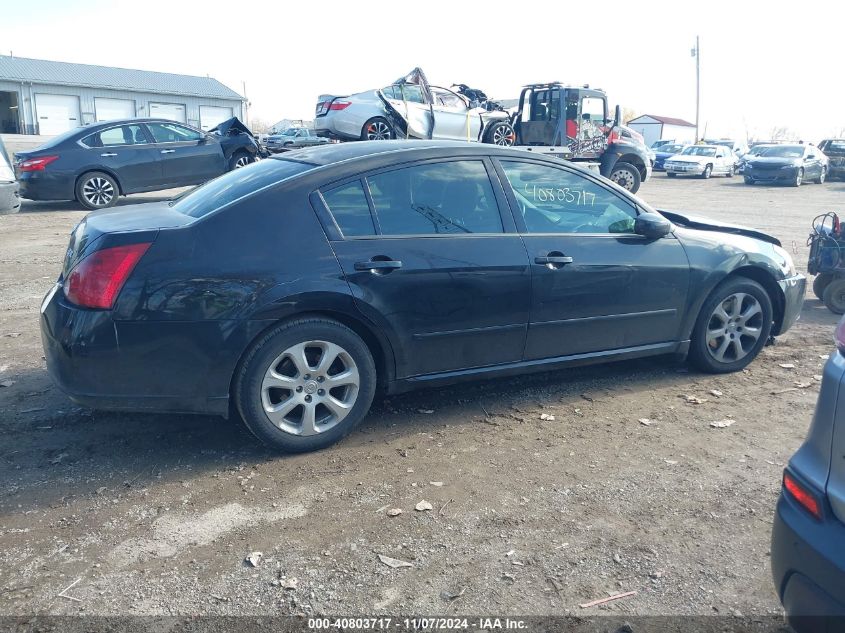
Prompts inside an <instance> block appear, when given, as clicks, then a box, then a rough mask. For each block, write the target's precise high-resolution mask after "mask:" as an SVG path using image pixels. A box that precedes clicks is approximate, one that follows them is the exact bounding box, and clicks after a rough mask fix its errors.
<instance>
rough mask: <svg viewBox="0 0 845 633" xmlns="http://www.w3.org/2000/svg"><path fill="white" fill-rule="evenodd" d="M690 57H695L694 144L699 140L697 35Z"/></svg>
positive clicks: (698, 52) (699, 65) (699, 98)
mask: <svg viewBox="0 0 845 633" xmlns="http://www.w3.org/2000/svg"><path fill="white" fill-rule="evenodd" d="M690 55H691V56H692V57H695V142H696V143H698V141H700V140H701V137H700V136H699V135H698V121H699V119H698V116H699V107H700V105H701V47H700V46H699V45H698V35H696V36H695V48H693V49H692V50H691V51H690Z"/></svg>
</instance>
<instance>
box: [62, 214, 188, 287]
mask: <svg viewBox="0 0 845 633" xmlns="http://www.w3.org/2000/svg"><path fill="white" fill-rule="evenodd" d="M194 221H195V218H192V217H190V216H188V215H185V214H182V213H179V212H178V211H174V210H173V208H172V207H171V206H170V204H169V203H168V202H153V203H149V204H135V205H131V206H128V207H121V208H117V209H103V210H102V211H93V212H92V213H89V214H88V215H86V216H85V217H84V218H83V219H82V221H81V222H80V223H79V224H77V225H76V227H74V229H73V231H71V234H70V242H69V243H68V248H67V252H66V253H65V259H64V264H63V266H62V277H66V276H67V274H68V273H69V272H70V271H71V269H72V268H73V267H74V266H76V264H77V263H78V262H79V261H80V260H82V259H83V258H85V257H86V256H87V255H90V254H91V253H93V252H94V251H96V250H99V249H101V248H107V247H108V246H116V245H119V244H129V243H134V242H142V241H153V240H154V239H155V236H156V235H157V234H158V232H159V230H161V229H172V228H178V227H181V226H187V225H189V224H191V223H192V222H194Z"/></svg>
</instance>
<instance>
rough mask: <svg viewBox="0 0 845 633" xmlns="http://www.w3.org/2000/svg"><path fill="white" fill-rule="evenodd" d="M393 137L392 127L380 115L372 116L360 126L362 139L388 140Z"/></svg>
mask: <svg viewBox="0 0 845 633" xmlns="http://www.w3.org/2000/svg"><path fill="white" fill-rule="evenodd" d="M393 138H396V133H395V132H394V131H393V127H392V126H391V125H390V123H389V122H388V120H387V119H385V118H384V117H381V116H377V117H373V118H372V119H370V120H369V121H367V122H366V123H364V127H362V128H361V140H362V141H389V140H390V139H393Z"/></svg>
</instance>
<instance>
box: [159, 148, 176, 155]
mask: <svg viewBox="0 0 845 633" xmlns="http://www.w3.org/2000/svg"><path fill="white" fill-rule="evenodd" d="M175 151H176V150H175V149H163V150H161V153H162V154H172V153H173V152H175Z"/></svg>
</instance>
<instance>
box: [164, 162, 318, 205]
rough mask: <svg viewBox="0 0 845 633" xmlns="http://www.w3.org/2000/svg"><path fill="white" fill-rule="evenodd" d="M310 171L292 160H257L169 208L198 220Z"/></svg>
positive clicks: (200, 187)
mask: <svg viewBox="0 0 845 633" xmlns="http://www.w3.org/2000/svg"><path fill="white" fill-rule="evenodd" d="M313 168H314V165H310V164H308V163H298V162H295V161H292V160H278V159H272V158H271V159H267V160H260V161H258V162H257V163H253V164H251V165H247V166H246V167H242V168H241V169H235V170H234V171H230V172H229V173H227V174H223V175H222V176H220V177H219V178H215V179H214V180H210V181H208V182H207V183H205V184H203V185H200V186H199V187H197V188H196V189H193V190H191V191H189V192H188V193H187V194H185V195H183V196H182V197H181V198H178V199H177V200H175V201H173V202H172V203H171V204H172V206H173V209H174V210H175V211H178V212H179V213H183V214H185V215H189V216H191V217H192V218H201V217H203V216H205V215H208V214H209V213H211V212H212V211H216V210H217V209H220V208H221V207H224V206H226V205H227V204H229V203H230V202H233V201H234V200H237V199H238V198H243V197H244V196H247V195H249V194H251V193H253V192H255V191H257V190H259V189H261V188H263V187H266V186H268V185H272V184H274V183H277V182H281V181H282V180H285V179H287V178H290V177H291V176H296V175H297V174H301V173H304V172H306V171H308V170H309V169H313Z"/></svg>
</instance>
